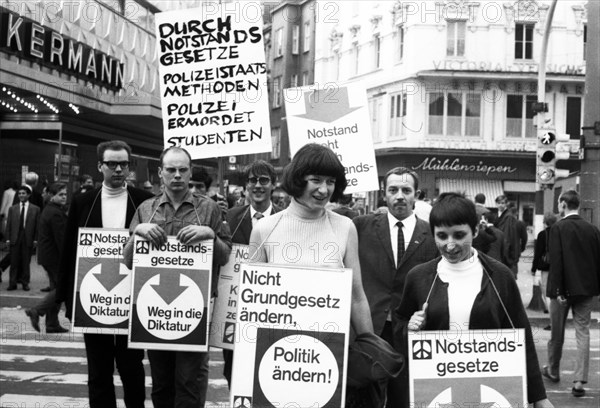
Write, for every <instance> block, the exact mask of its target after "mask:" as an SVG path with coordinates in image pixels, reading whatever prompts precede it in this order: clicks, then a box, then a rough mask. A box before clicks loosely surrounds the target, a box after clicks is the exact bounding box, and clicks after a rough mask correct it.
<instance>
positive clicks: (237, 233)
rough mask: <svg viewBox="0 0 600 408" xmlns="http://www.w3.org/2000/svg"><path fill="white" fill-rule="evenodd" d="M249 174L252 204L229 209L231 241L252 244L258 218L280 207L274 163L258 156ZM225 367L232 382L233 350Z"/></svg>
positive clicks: (227, 354) (226, 354)
mask: <svg viewBox="0 0 600 408" xmlns="http://www.w3.org/2000/svg"><path fill="white" fill-rule="evenodd" d="M244 176H245V177H246V194H247V196H248V199H249V201H250V204H246V205H243V206H241V207H233V208H231V209H230V210H229V212H228V213H227V223H228V224H229V229H230V230H231V241H232V242H233V243H234V244H243V245H248V243H249V242H250V234H251V233H252V228H253V227H254V225H256V223H257V222H258V220H260V219H261V218H264V217H268V216H270V215H272V214H275V213H276V212H279V211H281V209H280V208H278V207H277V206H275V205H273V204H271V191H272V190H273V189H274V188H275V182H276V179H277V174H276V173H275V169H274V168H273V166H271V164H269V163H268V162H266V161H264V160H257V161H255V162H253V163H251V164H249V165H248V166H246V168H245V169H244ZM223 358H224V360H225V367H223V375H224V376H225V378H226V379H227V384H229V385H231V363H232V361H233V352H232V351H230V350H225V349H224V350H223Z"/></svg>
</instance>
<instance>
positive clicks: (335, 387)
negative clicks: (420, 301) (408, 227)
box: [230, 264, 352, 408]
mask: <svg viewBox="0 0 600 408" xmlns="http://www.w3.org/2000/svg"><path fill="white" fill-rule="evenodd" d="M238 291H239V297H238V313H237V316H236V317H237V324H238V331H239V334H238V335H237V336H236V340H237V342H236V343H235V353H234V357H233V373H232V388H231V397H230V398H231V400H230V405H231V406H232V407H237V406H258V407H263V406H264V407H267V406H269V407H270V406H275V407H285V406H298V407H315V406H318V407H323V408H331V407H343V406H344V404H345V394H344V390H345V387H346V364H347V359H348V331H349V326H350V304H351V296H352V270H351V269H334V268H323V269H319V268H304V267H292V266H283V265H275V264H242V265H241V269H240V283H239V287H238Z"/></svg>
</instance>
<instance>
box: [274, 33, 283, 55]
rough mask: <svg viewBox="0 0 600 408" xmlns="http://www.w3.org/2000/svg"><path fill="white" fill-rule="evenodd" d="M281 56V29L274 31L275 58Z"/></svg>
mask: <svg viewBox="0 0 600 408" xmlns="http://www.w3.org/2000/svg"><path fill="white" fill-rule="evenodd" d="M282 55H283V28H278V29H277V31H275V57H281V56H282Z"/></svg>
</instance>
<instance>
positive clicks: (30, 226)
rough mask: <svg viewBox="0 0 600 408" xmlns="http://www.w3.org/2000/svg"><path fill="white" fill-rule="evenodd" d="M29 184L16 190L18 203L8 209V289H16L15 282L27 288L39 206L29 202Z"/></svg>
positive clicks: (35, 242) (24, 288)
mask: <svg viewBox="0 0 600 408" xmlns="http://www.w3.org/2000/svg"><path fill="white" fill-rule="evenodd" d="M29 188H30V187H29V186H21V187H19V189H18V190H17V196H18V198H19V203H18V204H15V205H13V206H12V207H10V209H9V210H8V220H7V224H6V236H7V237H8V241H7V243H8V244H9V245H10V282H9V285H8V290H15V289H17V283H21V285H23V290H25V291H28V290H29V281H30V278H31V276H30V269H29V263H30V262H31V253H32V251H33V248H34V247H35V246H36V244H37V241H36V240H37V228H38V221H39V218H40V207H38V206H37V205H34V204H31V203H30V202H29V196H30V195H31V191H30V190H29Z"/></svg>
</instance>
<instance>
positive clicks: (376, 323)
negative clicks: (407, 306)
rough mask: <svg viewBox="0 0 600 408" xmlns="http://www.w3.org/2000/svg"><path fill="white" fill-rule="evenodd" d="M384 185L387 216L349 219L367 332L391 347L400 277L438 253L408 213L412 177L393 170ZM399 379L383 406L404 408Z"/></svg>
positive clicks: (415, 181)
mask: <svg viewBox="0 0 600 408" xmlns="http://www.w3.org/2000/svg"><path fill="white" fill-rule="evenodd" d="M384 184H385V198H386V202H387V208H388V211H387V213H376V214H368V215H361V216H359V217H356V218H355V219H354V220H353V221H354V224H355V225H356V230H357V232H358V250H359V258H360V268H361V271H362V280H363V287H364V288H365V294H366V295H367V299H368V300H369V307H370V309H371V319H372V320H373V328H374V331H375V334H378V335H379V336H381V337H382V338H383V339H384V340H386V341H387V342H388V343H390V344H391V345H392V346H394V344H393V342H392V333H393V328H392V319H391V313H392V311H393V310H394V309H395V308H397V307H398V305H399V304H400V300H401V296H402V291H403V290H404V281H405V279H406V275H407V273H408V271H410V270H411V269H412V268H413V267H415V266H417V265H419V264H421V263H424V262H427V261H430V260H432V259H434V258H436V257H437V256H438V250H437V247H436V245H435V240H434V239H433V236H432V234H431V230H430V228H429V223H428V222H426V221H423V220H421V219H419V218H417V217H416V216H415V214H414V207H415V200H416V195H417V194H418V193H419V190H418V188H419V177H418V176H417V174H416V173H415V172H414V171H412V170H409V169H407V168H405V167H396V168H393V169H392V170H390V171H388V173H387V174H386V175H385V178H384ZM395 347H396V348H397V346H395ZM398 351H400V352H403V351H402V350H398ZM403 372H404V371H403ZM402 375H403V374H402V373H401V374H400V376H399V377H398V378H394V379H392V380H390V381H389V383H388V387H387V406H388V407H394V408H396V407H400V406H404V405H406V406H408V390H404V389H403V387H402V386H400V385H398V384H403V383H402V381H401V378H400V377H402ZM402 404H404V405H402Z"/></svg>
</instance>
